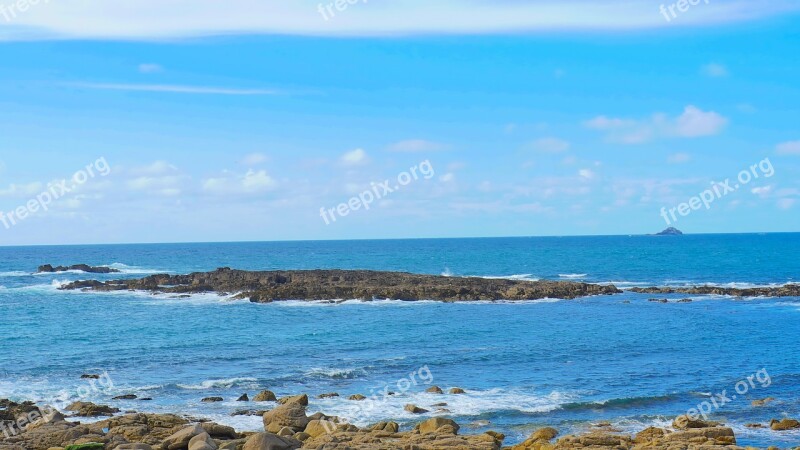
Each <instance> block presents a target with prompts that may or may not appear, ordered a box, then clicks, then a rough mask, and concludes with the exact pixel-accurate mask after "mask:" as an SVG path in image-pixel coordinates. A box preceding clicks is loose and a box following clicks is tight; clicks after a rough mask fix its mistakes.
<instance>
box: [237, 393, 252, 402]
mask: <svg viewBox="0 0 800 450" xmlns="http://www.w3.org/2000/svg"><path fill="white" fill-rule="evenodd" d="M236 401H237V402H249V401H250V397H248V396H247V394H242V396H241V397H239V398H237V399H236Z"/></svg>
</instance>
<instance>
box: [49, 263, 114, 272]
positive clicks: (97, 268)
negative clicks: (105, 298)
mask: <svg viewBox="0 0 800 450" xmlns="http://www.w3.org/2000/svg"><path fill="white" fill-rule="evenodd" d="M68 270H76V271H80V272H87V273H119V270H117V269H114V268H111V267H105V266H90V265H88V264H74V265H71V266H55V267H53V266H52V265H51V264H44V265H42V266H39V269H38V270H37V272H38V273H55V272H66V271H68Z"/></svg>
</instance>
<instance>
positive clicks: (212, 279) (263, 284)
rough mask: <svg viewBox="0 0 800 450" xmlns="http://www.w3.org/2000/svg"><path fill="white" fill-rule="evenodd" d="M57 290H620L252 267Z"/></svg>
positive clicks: (569, 295)
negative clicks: (263, 270)
mask: <svg viewBox="0 0 800 450" xmlns="http://www.w3.org/2000/svg"><path fill="white" fill-rule="evenodd" d="M61 289H67V290H69V289H90V290H96V291H119V290H143V291H150V292H157V293H167V294H191V293H200V292H218V293H221V294H222V293H231V292H240V294H238V295H237V298H247V299H250V301H252V302H257V303H269V302H273V301H279V300H337V299H342V298H346V299H363V300H373V299H375V298H381V299H383V298H390V299H396V300H407V301H415V300H439V301H445V302H456V301H477V300H535V299H540V298H546V297H549V298H562V299H574V298H578V297H585V296H590V295H611V294H619V293H622V291H620V290H619V289H617V288H616V287H615V286H610V285H595V284H588V283H578V282H572V281H520V280H503V279H485V278H454V277H444V276H436V275H415V274H410V273H403V272H375V271H367V270H306V271H303V270H298V271H272V272H252V271H243V270H231V269H227V268H224V269H217V270H215V271H213V272H197V273H192V274H189V275H167V274H160V275H151V276H148V277H145V278H141V279H138V280H135V279H126V280H115V281H107V282H99V281H78V282H74V283H70V284H68V285H66V286H64V287H62V288H61Z"/></svg>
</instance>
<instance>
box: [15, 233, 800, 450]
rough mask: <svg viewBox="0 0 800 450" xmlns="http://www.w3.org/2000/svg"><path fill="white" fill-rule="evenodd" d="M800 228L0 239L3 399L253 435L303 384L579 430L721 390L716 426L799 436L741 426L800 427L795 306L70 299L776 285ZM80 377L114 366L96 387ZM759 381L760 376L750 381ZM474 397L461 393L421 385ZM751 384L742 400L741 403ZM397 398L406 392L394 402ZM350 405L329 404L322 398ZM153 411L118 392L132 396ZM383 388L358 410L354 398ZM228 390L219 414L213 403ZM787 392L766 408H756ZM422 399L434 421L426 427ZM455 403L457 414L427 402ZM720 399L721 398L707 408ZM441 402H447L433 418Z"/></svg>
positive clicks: (507, 427)
mask: <svg viewBox="0 0 800 450" xmlns="http://www.w3.org/2000/svg"><path fill="white" fill-rule="evenodd" d="M799 250H800V234H763V235H755V234H753V235H698V236H683V237H652V236H616V237H564V238H506V239H449V240H436V239H432V240H397V241H347V242H281V243H225V244H169V245H163V244H158V245H156V244H153V245H112V246H64V247H6V248H0V398H12V399H16V400H27V399H30V400H36V401H41V402H50V403H57V402H58V401H64V400H74V399H78V398H81V399H86V400H90V401H95V402H99V403H103V404H110V405H113V406H117V407H119V408H121V409H123V410H138V411H152V412H181V413H187V414H191V415H193V416H195V417H205V418H209V419H212V420H215V421H218V422H221V423H226V424H230V425H233V426H235V427H237V428H238V429H240V430H256V429H259V427H260V426H261V419H260V417H257V416H232V415H231V414H232V413H233V412H234V411H237V410H241V409H248V408H252V409H269V408H270V407H271V406H272V405H271V404H269V403H265V404H260V405H259V404H254V403H240V402H236V401H235V400H236V398H237V397H238V396H239V395H241V394H243V393H245V392H246V393H249V394H250V396H251V397H252V396H254V395H255V394H256V393H257V392H258V391H260V390H262V389H270V390H272V391H275V392H276V394H278V395H279V396H281V395H291V394H298V393H308V394H309V395H310V396H311V397H312V400H311V405H310V408H309V409H310V412H315V411H324V412H326V413H328V414H337V415H341V416H343V417H346V418H347V419H349V420H350V421H352V422H353V423H356V424H358V425H365V424H369V423H372V422H376V421H378V420H384V419H394V420H397V421H398V422H400V423H401V424H402V425H404V426H411V424H413V423H415V422H418V421H419V420H421V419H424V418H427V417H430V416H432V415H445V416H448V417H453V418H454V419H456V420H457V421H458V422H459V423H460V424H462V425H463V432H467V433H470V432H474V433H479V432H483V431H487V430H490V429H491V430H496V431H502V432H504V433H505V434H506V435H507V436H508V438H507V440H506V443H507V444H513V443H516V442H519V441H521V440H523V439H524V438H525V437H527V436H528V435H529V434H530V433H531V432H532V431H533V430H534V429H536V428H538V427H541V426H554V427H556V428H558V429H559V430H561V431H562V433H568V432H582V431H586V430H588V429H589V428H590V427H591V425H592V424H595V423H598V422H601V421H609V422H611V423H612V424H614V426H615V427H617V428H618V429H620V430H623V431H628V432H632V433H633V432H637V431H640V430H641V429H644V428H645V427H647V426H649V425H666V424H668V423H669V422H670V421H671V420H672V418H674V416H676V415H678V414H682V413H685V412H686V411H687V410H689V409H691V408H693V407H697V406H698V405H700V404H702V403H703V402H708V401H709V400H710V396H712V395H714V394H723V393H724V396H725V397H726V400H725V401H723V402H718V404H719V403H724V404H719V407H714V408H710V409H712V411H711V412H710V415H709V417H710V418H712V419H714V420H721V421H724V422H726V423H727V424H729V425H730V426H732V427H734V429H735V430H736V432H737V436H738V437H739V443H740V444H744V445H756V446H766V445H778V446H782V447H788V446H790V445H798V444H800V433H797V432H789V433H775V432H772V431H769V430H754V429H750V428H746V427H745V426H744V425H745V424H747V423H751V422H768V421H769V419H771V418H782V417H785V416H790V417H795V418H797V417H798V416H800V346H798V341H800V339H799V338H800V298H780V299H764V298H730V297H719V296H698V297H693V300H694V301H693V302H692V303H677V302H675V301H677V300H678V299H680V298H683V297H685V296H668V297H669V298H670V299H671V300H675V301H673V302H670V303H667V304H661V303H652V302H649V301H648V298H649V297H650V296H648V295H639V294H633V293H629V292H626V293H624V294H619V295H615V296H604V297H591V298H584V299H578V300H570V301H561V300H558V299H547V300H541V301H530V302H519V303H509V302H497V303H490V302H480V303H474V304H472V303H471V304H442V303H437V302H416V303H412V302H398V301H374V302H367V303H364V302H358V301H346V302H344V303H340V304H328V303H322V302H315V303H307V302H284V303H273V304H265V305H260V304H252V303H249V302H247V301H233V300H231V299H229V298H224V297H220V296H217V295H215V294H204V295H194V296H191V297H190V298H173V297H169V296H164V295H159V296H152V295H149V294H144V293H135V292H116V293H84V292H65V291H60V290H58V286H60V285H62V284H63V283H65V282H67V281H71V280H77V279H87V278H96V279H112V278H121V277H141V276H145V275H147V274H151V273H160V272H171V273H185V272H190V271H198V270H213V269H215V268H217V267H223V266H228V267H233V268H239V269H263V270H269V269H312V268H343V269H375V270H403V271H409V272H416V273H431V274H445V275H448V276H453V277H459V276H485V277H507V278H516V279H572V280H580V281H587V282H598V283H608V282H613V283H615V284H617V285H618V286H620V287H623V288H626V287H628V288H629V287H632V286H646V285H688V284H706V283H709V284H717V285H726V286H752V285H780V284H785V283H790V282H794V281H796V280H797V279H798V276H800V260H798V258H797V255H798V251H799ZM44 263H52V264H76V263H87V264H92V265H111V266H113V267H116V268H119V269H121V270H123V272H124V273H122V274H111V275H94V274H83V273H59V274H46V275H36V274H33V272H35V270H36V267H37V266H38V265H40V264H44ZM84 373H98V374H107V377H108V379H110V380H111V382H108V381H107V379H106V377H104V379H103V380H102V381H103V382H102V383H100V382H95V384H94V386H93V385H92V384H91V382H89V381H87V380H81V379H80V376H81V374H84ZM748 377H749V381H748ZM431 385H437V386H440V387H442V388H443V389H448V388H450V387H461V388H463V389H465V390H466V391H467V394H465V395H436V394H428V393H425V392H424V391H425V389H426V388H428V387H430V386H431ZM737 388H738V390H739V392H737ZM386 390H389V391H393V392H395V395H391V396H388V395H384V392H385V391H386ZM328 392H338V393H339V394H341V397H338V398H332V399H324V400H319V399H316V398H315V397H316V396H317V395H318V394H322V393H328ZM128 393H132V394H136V395H138V396H139V397H150V398H152V400H151V401H142V400H129V401H115V400H111V398H112V397H114V396H117V395H121V394H128ZM359 393H360V394H363V395H367V396H369V397H371V399H370V400H368V401H365V402H355V401H350V400H347V399H346V397H347V396H349V395H352V394H359ZM210 396H221V397H223V398H224V401H223V402H220V403H202V402H201V401H200V400H201V399H202V398H204V397H210ZM765 397H774V398H775V401H774V402H773V403H770V404H769V405H767V406H766V407H753V406H752V405H751V401H752V400H754V399H761V398H765ZM408 403H413V404H416V405H418V406H420V407H422V408H426V409H429V410H431V411H432V412H430V413H427V414H424V415H422V416H414V415H411V414H410V413H407V412H405V411H404V410H403V407H404V405H406V404H408ZM438 403H447V405H446V406H433V405H435V404H438ZM707 404H709V405H710V403H707ZM440 408H443V409H446V410H447V411H439V412H437V409H440Z"/></svg>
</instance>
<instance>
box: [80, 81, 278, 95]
mask: <svg viewBox="0 0 800 450" xmlns="http://www.w3.org/2000/svg"><path fill="white" fill-rule="evenodd" d="M64 85H65V86H72V87H76V88H82V89H97V90H104V91H132V92H162V93H169V94H200V95H239V96H250V95H278V94H280V92H278V91H276V90H272V89H239V88H225V87H209V86H182V85H174V84H117V83H64Z"/></svg>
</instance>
